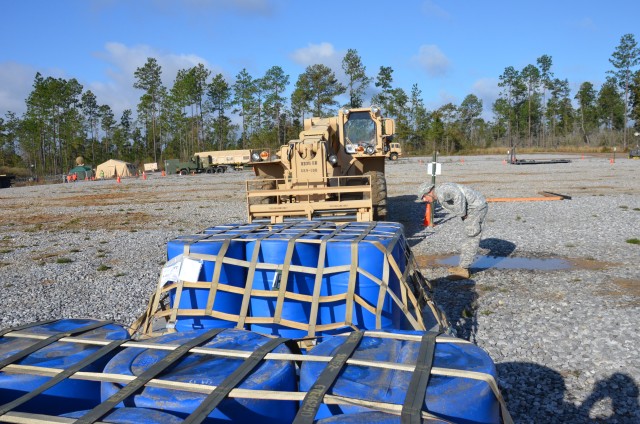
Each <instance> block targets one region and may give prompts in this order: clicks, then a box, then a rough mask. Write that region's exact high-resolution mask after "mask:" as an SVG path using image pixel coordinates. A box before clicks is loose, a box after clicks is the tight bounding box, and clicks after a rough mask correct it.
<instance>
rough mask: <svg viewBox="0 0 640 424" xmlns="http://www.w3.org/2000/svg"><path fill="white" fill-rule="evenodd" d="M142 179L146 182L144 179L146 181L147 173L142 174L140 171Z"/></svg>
mask: <svg viewBox="0 0 640 424" xmlns="http://www.w3.org/2000/svg"><path fill="white" fill-rule="evenodd" d="M142 179H143V180H146V179H147V173H146V172H144V171H142Z"/></svg>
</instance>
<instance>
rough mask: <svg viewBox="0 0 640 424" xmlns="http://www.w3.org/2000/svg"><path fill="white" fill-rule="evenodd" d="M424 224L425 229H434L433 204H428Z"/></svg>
mask: <svg viewBox="0 0 640 424" xmlns="http://www.w3.org/2000/svg"><path fill="white" fill-rule="evenodd" d="M423 224H424V226H425V227H433V224H432V222H431V203H427V208H426V210H425V211H424V221H423Z"/></svg>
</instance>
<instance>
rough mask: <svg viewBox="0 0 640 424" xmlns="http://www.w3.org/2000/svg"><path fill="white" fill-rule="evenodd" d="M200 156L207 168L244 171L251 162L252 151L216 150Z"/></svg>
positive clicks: (200, 153)
mask: <svg viewBox="0 0 640 424" xmlns="http://www.w3.org/2000/svg"><path fill="white" fill-rule="evenodd" d="M194 156H198V157H199V158H200V160H201V161H202V163H203V164H205V166H209V167H218V168H223V167H224V168H225V169H226V167H232V168H233V169H235V170H242V169H244V167H245V165H248V164H249V162H251V150H249V149H240V150H214V151H208V152H198V153H195V154H194Z"/></svg>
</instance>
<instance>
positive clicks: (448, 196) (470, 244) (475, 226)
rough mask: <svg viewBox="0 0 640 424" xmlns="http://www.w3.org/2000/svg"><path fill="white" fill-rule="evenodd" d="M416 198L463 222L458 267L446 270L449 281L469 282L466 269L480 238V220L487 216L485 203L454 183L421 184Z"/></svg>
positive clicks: (467, 189) (476, 194) (482, 220)
mask: <svg viewBox="0 0 640 424" xmlns="http://www.w3.org/2000/svg"><path fill="white" fill-rule="evenodd" d="M418 197H419V198H420V199H421V200H422V201H424V202H427V203H433V202H436V201H437V202H438V203H439V204H440V206H442V207H443V208H444V209H445V210H446V211H448V212H449V213H452V214H454V215H455V216H459V217H460V218H462V221H464V229H465V233H466V236H467V238H466V240H465V241H464V242H463V243H462V246H461V248H460V263H459V265H458V266H456V267H452V268H449V274H450V277H449V278H452V279H457V278H469V277H470V276H471V273H470V271H469V267H470V266H471V264H472V263H473V261H474V259H475V256H476V253H477V251H478V247H479V246H480V238H481V236H482V226H483V224H484V218H485V217H486V216H487V209H488V207H487V201H486V200H485V198H484V196H483V195H482V194H480V193H479V192H477V191H475V190H473V189H471V188H469V187H466V186H463V185H461V184H456V183H443V184H439V185H438V186H434V185H433V184H431V183H423V184H422V185H421V186H420V187H419V190H418Z"/></svg>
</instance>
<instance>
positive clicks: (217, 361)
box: [102, 329, 297, 423]
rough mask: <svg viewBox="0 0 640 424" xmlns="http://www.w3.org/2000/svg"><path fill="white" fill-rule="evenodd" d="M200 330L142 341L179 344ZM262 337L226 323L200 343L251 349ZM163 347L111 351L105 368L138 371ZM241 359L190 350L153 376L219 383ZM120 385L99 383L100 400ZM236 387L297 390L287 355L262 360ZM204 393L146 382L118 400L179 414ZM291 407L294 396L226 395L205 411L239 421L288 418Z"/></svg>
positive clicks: (282, 348) (282, 350)
mask: <svg viewBox="0 0 640 424" xmlns="http://www.w3.org/2000/svg"><path fill="white" fill-rule="evenodd" d="M201 334H202V331H192V332H185V333H172V334H168V335H164V336H161V337H157V338H154V339H149V340H146V341H145V342H149V343H161V344H180V343H184V342H186V341H188V340H190V339H192V338H194V337H197V336H199V335H201ZM267 341H269V338H267V337H265V336H263V335H260V334H257V333H253V332H250V331H245V330H236V329H225V330H223V331H222V332H221V333H220V334H218V335H217V336H216V337H215V338H214V339H213V340H211V341H210V342H208V343H206V344H204V345H203V347H209V348H219V349H235V350H242V351H247V352H252V351H254V350H255V349H257V348H258V347H259V346H261V345H263V344H264V343H266V342H267ZM274 352H275V353H289V352H290V351H289V349H288V348H287V347H286V346H285V345H280V346H279V347H278V348H276V349H275V350H274ZM168 353H169V352H168V351H166V350H157V349H139V348H133V347H130V348H127V349H125V350H124V351H122V352H121V353H119V354H118V355H116V356H115V357H114V358H113V359H112V360H111V361H110V362H109V363H108V364H107V366H106V367H105V370H104V372H106V373H117V374H125V375H134V376H139V375H140V374H142V373H143V372H145V371H146V370H147V369H149V368H150V367H151V366H153V364H155V363H156V362H158V361H159V360H161V359H162V358H164V357H165V356H166V355H167V354H168ZM241 363H242V359H235V358H226V357H221V356H217V355H215V356H214V355H204V354H193V353H190V354H188V355H187V356H185V357H184V358H183V359H181V360H180V361H178V362H177V363H176V364H174V365H173V366H172V367H171V368H170V369H169V370H168V371H166V372H164V373H162V374H161V375H159V376H158V378H160V379H164V380H170V381H179V382H185V383H196V384H207V385H218V384H220V383H222V381H224V379H225V378H226V377H227V376H228V375H229V374H231V373H232V372H234V371H235V370H236V368H237V367H238V366H239V365H240V364H241ZM120 387H121V385H119V384H113V383H103V384H102V398H103V400H104V399H107V398H108V397H110V396H111V395H113V394H114V393H115V392H116V391H117V390H118V389H119V388H120ZM238 388H243V389H254V390H283V391H296V390H297V384H296V373H295V366H294V364H293V363H291V362H288V361H279V360H278V361H275V360H266V361H263V362H262V364H261V365H260V366H259V367H257V368H256V369H255V370H254V372H253V373H252V374H250V375H249V376H248V377H247V378H246V379H245V380H244V381H243V382H242V383H241V384H240V385H239V386H238ZM204 398H205V395H203V394H200V393H191V392H187V391H178V390H169V389H161V388H153V387H145V388H144V389H143V390H142V391H141V392H139V393H138V394H136V395H135V396H133V397H131V398H129V399H128V400H126V401H125V402H124V405H121V406H127V407H134V406H135V407H142V408H151V409H161V410H163V411H165V412H170V413H172V414H175V415H178V416H180V417H183V418H184V417H186V416H188V415H189V414H190V413H192V412H193V411H194V410H195V409H196V408H197V407H198V405H200V403H201V402H202V400H203V399H204ZM296 411H297V402H293V401H273V400H255V399H241V398H227V399H225V400H224V401H223V402H222V403H221V404H220V405H219V406H218V408H217V409H215V410H214V411H213V412H212V413H211V414H210V415H209V417H210V418H213V419H218V420H221V421H231V422H244V423H251V422H255V423H290V422H291V421H292V420H293V417H294V416H295V414H296Z"/></svg>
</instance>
